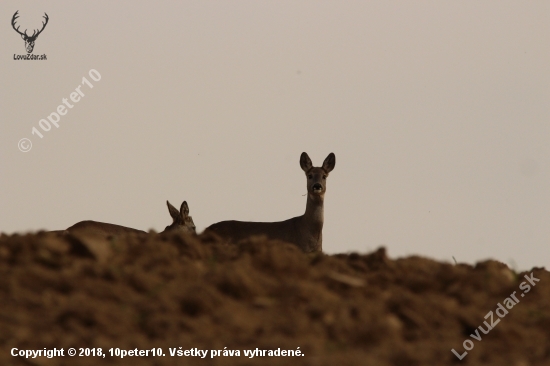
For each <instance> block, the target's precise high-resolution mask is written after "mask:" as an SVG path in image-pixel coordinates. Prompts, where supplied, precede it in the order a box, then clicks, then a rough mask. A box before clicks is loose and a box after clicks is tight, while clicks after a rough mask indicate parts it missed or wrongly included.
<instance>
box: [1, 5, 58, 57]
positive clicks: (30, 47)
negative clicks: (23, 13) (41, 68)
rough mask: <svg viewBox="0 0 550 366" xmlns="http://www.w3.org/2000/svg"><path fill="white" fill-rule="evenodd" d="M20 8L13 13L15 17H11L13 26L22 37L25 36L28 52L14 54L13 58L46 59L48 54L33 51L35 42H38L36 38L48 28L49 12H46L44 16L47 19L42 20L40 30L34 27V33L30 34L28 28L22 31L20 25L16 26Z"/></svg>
mask: <svg viewBox="0 0 550 366" xmlns="http://www.w3.org/2000/svg"><path fill="white" fill-rule="evenodd" d="M18 13H19V10H17V11H16V12H15V14H13V18H11V26H12V27H13V29H14V30H15V31H16V32H17V33H19V34H20V35H21V38H23V40H24V41H25V48H26V50H27V54H26V55H15V54H14V55H13V59H14V60H46V59H47V58H46V55H45V54H43V55H32V51H33V49H34V42H36V39H37V38H38V36H39V35H40V33H42V31H43V30H44V28H46V25H47V24H48V20H49V19H50V18H49V17H48V14H46V13H44V16H43V18H44V19H45V21H42V29H40V30H38V29H34V30H33V32H32V35H30V36H29V35H28V34H27V29H25V32H21V31H19V28H20V26H17V28H16V24H15V23H16V21H17V18H19V14H18Z"/></svg>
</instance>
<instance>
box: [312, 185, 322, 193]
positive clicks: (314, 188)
mask: <svg viewBox="0 0 550 366" xmlns="http://www.w3.org/2000/svg"><path fill="white" fill-rule="evenodd" d="M322 189H323V186H322V185H321V184H319V183H315V184H314V185H313V190H314V191H320V190H322Z"/></svg>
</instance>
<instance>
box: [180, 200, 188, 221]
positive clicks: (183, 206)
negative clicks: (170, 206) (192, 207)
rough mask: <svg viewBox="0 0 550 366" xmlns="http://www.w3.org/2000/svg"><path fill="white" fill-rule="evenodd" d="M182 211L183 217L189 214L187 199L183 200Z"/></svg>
mask: <svg viewBox="0 0 550 366" xmlns="http://www.w3.org/2000/svg"><path fill="white" fill-rule="evenodd" d="M180 212H181V216H182V217H187V216H189V206H187V201H183V203H182V204H181V208H180Z"/></svg>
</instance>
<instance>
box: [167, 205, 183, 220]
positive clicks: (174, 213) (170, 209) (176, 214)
mask: <svg viewBox="0 0 550 366" xmlns="http://www.w3.org/2000/svg"><path fill="white" fill-rule="evenodd" d="M166 205H168V212H170V216H172V219H174V222H176V221H178V220H180V217H181V216H180V213H179V211H178V209H177V208H175V207H174V206H172V204H171V203H170V202H168V201H166Z"/></svg>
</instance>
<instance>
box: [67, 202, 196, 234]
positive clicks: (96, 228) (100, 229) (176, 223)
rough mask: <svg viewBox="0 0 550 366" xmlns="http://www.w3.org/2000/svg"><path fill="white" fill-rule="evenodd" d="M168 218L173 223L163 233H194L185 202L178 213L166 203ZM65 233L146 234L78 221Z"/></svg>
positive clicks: (136, 230) (121, 227) (104, 224)
mask: <svg viewBox="0 0 550 366" xmlns="http://www.w3.org/2000/svg"><path fill="white" fill-rule="evenodd" d="M166 204H167V206H168V211H169V212H170V216H172V219H173V222H172V224H171V225H168V226H166V228H165V229H164V231H163V232H168V231H182V232H186V233H193V234H194V233H195V224H194V223H193V218H192V217H191V216H189V206H188V205H187V202H186V201H183V203H182V204H181V208H180V211H178V210H177V209H176V208H175V207H174V206H172V205H171V204H170V202H168V201H166ZM65 232H68V233H70V234H75V233H91V234H93V235H99V236H105V237H106V236H117V235H124V234H130V233H135V234H146V232H145V231H143V230H138V229H133V228H130V227H126V226H120V225H115V224H108V223H105V222H98V221H91V220H86V221H80V222H78V223H76V224H74V225H73V226H71V227H69V228H68V229H67V230H65Z"/></svg>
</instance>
